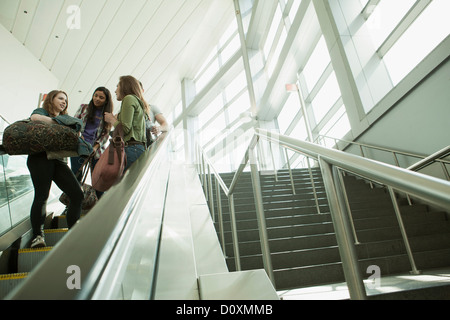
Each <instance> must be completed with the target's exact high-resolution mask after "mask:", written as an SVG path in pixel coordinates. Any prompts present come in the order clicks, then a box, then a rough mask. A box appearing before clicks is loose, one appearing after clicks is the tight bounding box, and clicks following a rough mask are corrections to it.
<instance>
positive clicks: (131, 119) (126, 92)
mask: <svg viewBox="0 0 450 320" xmlns="http://www.w3.org/2000/svg"><path fill="white" fill-rule="evenodd" d="M116 96H117V100H118V101H121V102H122V105H121V107H120V112H119V114H118V115H117V117H116V116H114V115H113V114H112V113H108V112H105V121H106V122H108V123H110V124H111V125H113V126H114V127H117V126H118V125H119V123H121V124H122V127H123V132H124V141H125V153H126V155H127V165H126V167H125V171H126V170H127V169H128V168H129V167H130V166H131V165H132V164H133V163H134V162H135V161H136V160H137V159H138V158H139V157H140V156H141V155H142V154H143V153H144V152H145V142H146V136H145V114H149V111H150V110H149V106H148V103H147V102H146V101H145V99H144V97H143V96H142V91H141V87H140V84H139V81H138V80H137V79H136V78H134V77H132V76H122V77H120V80H119V83H118V84H117V89H116Z"/></svg>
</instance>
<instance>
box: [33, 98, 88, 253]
mask: <svg viewBox="0 0 450 320" xmlns="http://www.w3.org/2000/svg"><path fill="white" fill-rule="evenodd" d="M67 100H68V99H67V94H66V93H65V92H63V91H59V90H54V91H52V92H50V93H49V94H48V95H47V97H46V99H45V101H44V105H43V107H42V108H38V109H36V110H34V111H33V113H32V114H31V121H40V122H44V123H48V124H57V122H56V121H55V120H53V118H55V117H57V116H60V115H67V107H68V101H67ZM78 121H79V120H78ZM27 166H28V169H29V170H30V175H31V180H32V181H33V186H34V200H33V204H32V206H31V211H30V220H31V226H32V229H33V240H32V242H31V247H32V248H36V247H45V246H46V244H45V239H44V233H43V231H42V225H43V223H44V220H45V216H46V204H47V199H48V196H49V193H50V188H51V186H52V182H53V181H54V182H55V183H56V185H57V186H58V187H59V188H60V189H61V190H62V191H63V192H64V193H66V194H67V195H68V197H69V199H70V205H69V206H68V208H67V213H66V214H67V224H68V226H69V228H72V227H73V226H74V225H75V223H76V222H77V221H78V219H79V218H80V214H81V204H82V201H83V197H84V195H83V191H82V189H81V186H80V184H79V182H78V180H77V179H76V178H75V175H74V174H73V173H72V170H70V168H69V166H68V165H67V163H66V162H65V161H63V160H62V159H55V160H49V159H48V158H47V154H46V153H45V152H42V153H39V154H33V155H29V156H28V160H27Z"/></svg>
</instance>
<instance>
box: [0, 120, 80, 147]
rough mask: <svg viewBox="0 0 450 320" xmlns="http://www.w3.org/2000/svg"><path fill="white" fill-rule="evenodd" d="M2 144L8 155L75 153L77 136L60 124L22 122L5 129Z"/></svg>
mask: <svg viewBox="0 0 450 320" xmlns="http://www.w3.org/2000/svg"><path fill="white" fill-rule="evenodd" d="M2 144H3V147H4V149H5V151H6V153H8V154H9V155H22V154H36V153H41V152H44V151H50V152H60V151H77V149H78V134H77V132H76V131H75V130H73V129H71V128H69V127H67V126H63V125H60V124H47V123H43V122H38V121H30V120H22V121H17V122H14V123H13V124H11V125H10V126H8V127H7V128H6V129H5V131H4V132H3V141H2Z"/></svg>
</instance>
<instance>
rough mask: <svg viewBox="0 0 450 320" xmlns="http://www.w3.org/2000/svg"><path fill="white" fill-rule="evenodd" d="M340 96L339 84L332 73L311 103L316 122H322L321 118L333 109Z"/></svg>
mask: <svg viewBox="0 0 450 320" xmlns="http://www.w3.org/2000/svg"><path fill="white" fill-rule="evenodd" d="M340 96H341V91H340V89H339V84H338V82H337V79H336V75H335V73H334V71H333V73H332V74H331V75H330V76H329V77H328V80H327V81H326V82H325V84H324V85H323V86H322V88H321V89H320V91H319V92H318V94H317V95H316V96H315V98H314V100H313V101H312V102H311V104H312V107H313V111H314V116H315V119H316V122H317V123H319V122H320V121H322V119H323V117H324V116H325V115H326V114H327V112H328V111H329V110H330V109H331V107H333V105H334V104H335V103H336V102H337V100H338V99H339V97H340Z"/></svg>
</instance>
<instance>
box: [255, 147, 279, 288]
mask: <svg viewBox="0 0 450 320" xmlns="http://www.w3.org/2000/svg"><path fill="white" fill-rule="evenodd" d="M248 153H249V158H250V168H251V175H252V184H253V194H254V196H255V207H256V218H257V221H258V231H259V238H260V241H261V252H262V258H263V263H264V269H265V270H266V273H267V275H268V276H269V278H270V280H271V281H272V284H273V285H274V286H275V277H274V275H273V268H272V258H271V256H270V248H269V238H268V236H267V226H266V217H265V215H264V205H263V201H262V192H261V182H260V179H259V172H258V168H257V164H256V157H255V150H254V149H249V151H248Z"/></svg>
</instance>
